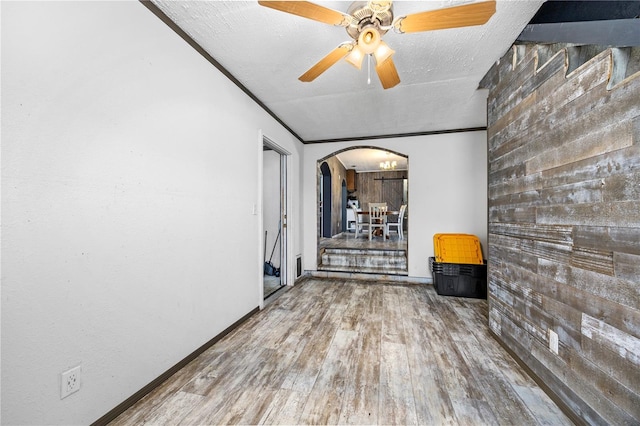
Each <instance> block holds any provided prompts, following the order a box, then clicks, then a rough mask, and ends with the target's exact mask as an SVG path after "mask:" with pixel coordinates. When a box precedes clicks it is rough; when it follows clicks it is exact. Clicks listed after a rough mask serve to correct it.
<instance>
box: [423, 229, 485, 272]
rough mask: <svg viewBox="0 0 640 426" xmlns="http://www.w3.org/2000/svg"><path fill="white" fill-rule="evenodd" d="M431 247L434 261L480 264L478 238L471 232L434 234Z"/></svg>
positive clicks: (481, 259)
mask: <svg viewBox="0 0 640 426" xmlns="http://www.w3.org/2000/svg"><path fill="white" fill-rule="evenodd" d="M433 247H434V252H435V258H436V262H443V263H466V264H471V265H482V264H484V260H483V258H482V247H481V246H480V240H479V239H478V237H476V236H475V235H471V234H435V235H434V236H433Z"/></svg>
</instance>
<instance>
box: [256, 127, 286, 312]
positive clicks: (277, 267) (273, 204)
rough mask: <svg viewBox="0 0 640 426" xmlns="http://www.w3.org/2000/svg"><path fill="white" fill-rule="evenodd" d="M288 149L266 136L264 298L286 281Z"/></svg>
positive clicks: (263, 163)
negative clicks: (285, 149)
mask: <svg viewBox="0 0 640 426" xmlns="http://www.w3.org/2000/svg"><path fill="white" fill-rule="evenodd" d="M287 155H288V153H287V152H286V151H284V150H282V149H281V148H280V147H278V146H277V145H276V144H274V143H273V142H272V141H270V140H269V139H268V138H266V137H263V146H262V174H263V179H262V226H263V231H264V236H263V237H264V240H263V241H264V246H263V257H264V265H263V299H265V300H266V299H267V298H269V297H271V296H273V295H274V294H275V293H276V292H278V291H279V290H281V289H282V288H284V287H285V286H286V285H287V187H286V182H287V179H286V176H287V174H286V171H287Z"/></svg>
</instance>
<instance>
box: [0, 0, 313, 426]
mask: <svg viewBox="0 0 640 426" xmlns="http://www.w3.org/2000/svg"><path fill="white" fill-rule="evenodd" d="M1 7H2V143H3V145H2V233H3V235H2V410H1V411H2V417H3V418H2V421H3V422H4V423H6V424H87V423H90V422H92V421H95V420H96V419H98V418H99V417H100V416H102V415H104V414H105V413H106V412H108V411H109V410H110V409H112V408H113V407H115V406H116V405H117V404H119V403H120V402H122V401H123V400H124V399H126V398H127V397H129V396H130V395H131V394H133V393H134V392H136V391H138V390H139V389H140V388H142V387H143V386H144V385H146V384H147V383H149V382H150V381H151V380H153V379H154V378H156V377H157V376H159V375H160V374H161V373H162V372H164V371H165V370H166V369H168V368H170V367H171V366H172V365H174V364H175V363H176V362H178V361H179V360H181V359H182V358H184V357H185V356H186V355H188V354H189V353H191V352H192V351H193V350H195V349H196V348H198V347H199V346H200V345H202V344H203V343H205V342H207V341H208V340H209V339H211V338H212V337H213V336H215V335H216V334H218V333H220V332H221V331H222V330H224V329H225V328H226V327H228V326H229V325H231V324H232V323H233V322H235V321H236V320H238V319H239V318H241V317H242V316H243V315H245V314H247V313H248V312H250V311H251V310H252V309H253V308H255V307H256V306H258V305H259V304H260V303H261V300H260V298H259V284H258V281H259V277H260V276H261V275H262V256H263V253H262V250H263V246H262V226H261V223H260V222H261V221H260V214H257V215H254V214H252V212H253V206H254V205H255V206H260V205H261V199H260V198H261V192H262V190H261V187H262V180H261V179H262V177H261V171H262V141H261V139H259V138H260V136H259V134H260V131H262V132H264V134H265V135H266V136H268V137H269V138H270V139H271V140H273V141H274V142H276V143H278V144H279V145H281V146H283V147H285V148H286V149H287V150H288V151H289V152H291V153H292V155H291V157H290V159H289V163H290V164H289V174H290V176H291V185H290V187H291V190H292V194H293V195H290V197H291V199H292V200H293V204H292V207H291V212H292V217H291V220H290V222H289V226H290V229H291V235H293V236H294V237H293V239H292V241H291V242H290V244H291V247H292V251H293V252H295V253H298V252H301V243H302V239H301V238H302V237H301V232H300V230H299V229H298V228H297V226H299V225H298V224H301V223H302V221H301V220H300V219H299V214H300V211H301V204H300V202H299V200H300V199H301V192H300V191H301V189H302V188H301V187H300V185H299V184H298V182H299V181H300V178H299V170H300V161H301V157H302V146H301V144H299V143H298V142H297V141H295V139H294V138H293V137H292V136H291V135H290V134H289V133H288V132H286V130H285V129H284V128H282V127H281V126H280V125H279V124H277V123H276V122H275V121H274V120H273V119H272V118H271V117H269V116H268V115H267V114H266V113H265V112H264V111H263V110H262V109H260V108H259V107H258V106H256V105H255V104H254V102H253V101H251V100H250V99H249V98H248V97H247V96H246V95H244V94H243V93H242V92H241V91H240V90H239V89H238V88H237V87H236V86H235V85H233V84H232V83H231V82H230V81H228V80H227V79H226V78H225V77H224V76H222V74H220V73H219V72H218V71H217V70H216V69H215V68H214V67H213V66H212V65H211V64H209V63H208V62H206V61H205V60H204V59H203V58H202V57H201V56H199V55H198V54H197V53H196V52H195V51H194V50H193V49H192V48H191V47H190V46H188V45H187V44H186V43H185V42H184V41H183V40H182V39H180V38H179V37H178V36H177V35H176V34H175V33H173V31H172V30H170V29H169V28H168V27H167V26H166V25H165V24H164V23H162V22H161V21H160V20H159V19H158V18H157V17H156V16H154V15H153V14H152V13H151V12H149V11H148V10H147V9H146V8H145V7H144V6H143V5H142V4H140V3H139V2H137V1H133V2H132V1H128V2H15V3H14V2H2V5H1ZM239 158H240V159H242V161H236V160H237V159H239ZM258 213H260V212H258ZM78 364H81V365H82V389H81V390H80V392H78V393H76V394H73V395H71V396H69V397H68V398H66V399H64V400H60V373H61V372H62V371H64V370H66V369H68V368H70V367H73V366H75V365H78Z"/></svg>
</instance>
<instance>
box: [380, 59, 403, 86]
mask: <svg viewBox="0 0 640 426" xmlns="http://www.w3.org/2000/svg"><path fill="white" fill-rule="evenodd" d="M376 72H377V73H378V78H379V79H380V83H382V87H383V88H385V89H390V88H392V87H393V86H395V85H397V84H398V83H400V77H399V76H398V70H396V65H395V64H394V63H393V59H392V57H391V56H390V57H389V58H388V59H387V60H385V61H384V62H383V63H381V64H378V65H376Z"/></svg>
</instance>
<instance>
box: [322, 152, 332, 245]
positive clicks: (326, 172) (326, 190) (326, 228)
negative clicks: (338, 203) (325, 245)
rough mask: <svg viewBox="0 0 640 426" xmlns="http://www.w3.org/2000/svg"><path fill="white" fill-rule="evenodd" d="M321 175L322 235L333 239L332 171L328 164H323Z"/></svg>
mask: <svg viewBox="0 0 640 426" xmlns="http://www.w3.org/2000/svg"><path fill="white" fill-rule="evenodd" d="M320 173H321V181H322V183H321V191H320V210H321V222H320V223H321V225H320V229H321V231H320V235H322V236H323V237H324V238H331V237H332V236H333V233H332V230H331V206H332V203H331V196H332V194H331V192H332V191H331V169H330V168H329V165H328V164H327V163H326V162H323V163H322V165H321V166H320Z"/></svg>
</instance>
